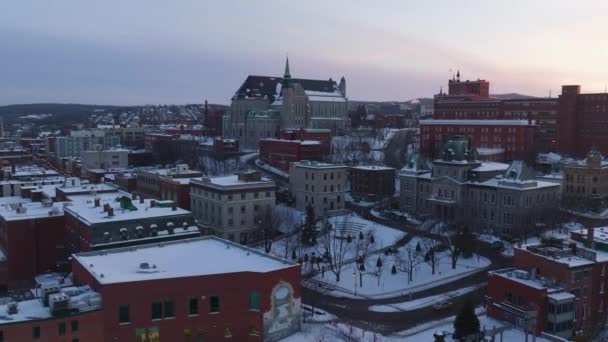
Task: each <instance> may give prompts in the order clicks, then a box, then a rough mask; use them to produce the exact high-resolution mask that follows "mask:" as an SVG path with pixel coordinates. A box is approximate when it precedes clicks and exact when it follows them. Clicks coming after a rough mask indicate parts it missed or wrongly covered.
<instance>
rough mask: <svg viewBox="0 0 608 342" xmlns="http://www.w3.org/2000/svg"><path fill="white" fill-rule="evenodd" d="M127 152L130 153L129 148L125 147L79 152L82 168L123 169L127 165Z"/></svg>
mask: <svg viewBox="0 0 608 342" xmlns="http://www.w3.org/2000/svg"><path fill="white" fill-rule="evenodd" d="M129 153H131V150H129V149H126V148H110V149H107V150H99V151H83V152H81V154H80V160H81V163H82V168H83V169H84V170H87V169H124V168H127V167H128V166H129Z"/></svg>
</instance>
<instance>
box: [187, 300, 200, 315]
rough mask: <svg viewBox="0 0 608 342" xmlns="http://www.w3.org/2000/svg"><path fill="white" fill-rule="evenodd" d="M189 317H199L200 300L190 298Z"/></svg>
mask: <svg viewBox="0 0 608 342" xmlns="http://www.w3.org/2000/svg"><path fill="white" fill-rule="evenodd" d="M188 315H198V298H197V297H190V298H189V299H188Z"/></svg>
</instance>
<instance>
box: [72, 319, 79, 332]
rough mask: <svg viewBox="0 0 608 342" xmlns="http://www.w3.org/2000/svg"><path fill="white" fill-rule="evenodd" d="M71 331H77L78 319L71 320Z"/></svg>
mask: <svg viewBox="0 0 608 342" xmlns="http://www.w3.org/2000/svg"><path fill="white" fill-rule="evenodd" d="M71 325H72V332H77V331H78V328H79V327H78V325H79V324H78V321H72V324H71Z"/></svg>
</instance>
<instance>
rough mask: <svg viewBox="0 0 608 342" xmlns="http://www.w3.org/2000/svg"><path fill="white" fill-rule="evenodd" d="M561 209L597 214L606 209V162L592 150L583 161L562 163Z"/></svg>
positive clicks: (607, 165)
mask: <svg viewBox="0 0 608 342" xmlns="http://www.w3.org/2000/svg"><path fill="white" fill-rule="evenodd" d="M562 165H563V167H562V169H563V172H564V178H563V184H562V207H563V208H565V209H570V210H575V211H585V212H586V211H589V210H591V211H594V212H599V211H601V210H603V209H605V208H606V196H607V195H608V161H605V160H604V159H603V158H602V155H601V154H600V152H599V151H597V150H595V149H593V150H591V151H590V152H589V153H588V154H587V158H586V159H584V160H572V159H567V160H565V161H563V162H562Z"/></svg>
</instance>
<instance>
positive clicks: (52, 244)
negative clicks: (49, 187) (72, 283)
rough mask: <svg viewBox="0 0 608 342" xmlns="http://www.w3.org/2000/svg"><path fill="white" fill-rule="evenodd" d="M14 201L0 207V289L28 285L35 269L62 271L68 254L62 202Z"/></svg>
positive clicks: (36, 272) (35, 272)
mask: <svg viewBox="0 0 608 342" xmlns="http://www.w3.org/2000/svg"><path fill="white" fill-rule="evenodd" d="M9 199H11V198H9ZM12 199H14V198H12ZM24 201H25V200H22V201H20V202H24ZM16 202H18V201H14V200H13V201H11V202H10V203H12V204H10V205H9V204H7V205H6V207H5V208H3V209H2V210H1V211H0V249H1V254H2V257H1V258H0V259H1V260H0V292H1V293H5V292H6V291H7V290H10V289H22V288H28V287H30V286H32V281H33V278H34V276H35V275H37V274H39V273H42V272H49V271H56V270H64V271H65V269H66V263H67V257H68V255H69V254H68V252H67V250H66V248H65V245H64V242H65V219H64V214H63V203H51V202H45V203H41V202H37V203H16ZM25 202H27V201H25ZM7 203H8V202H7Z"/></svg>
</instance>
